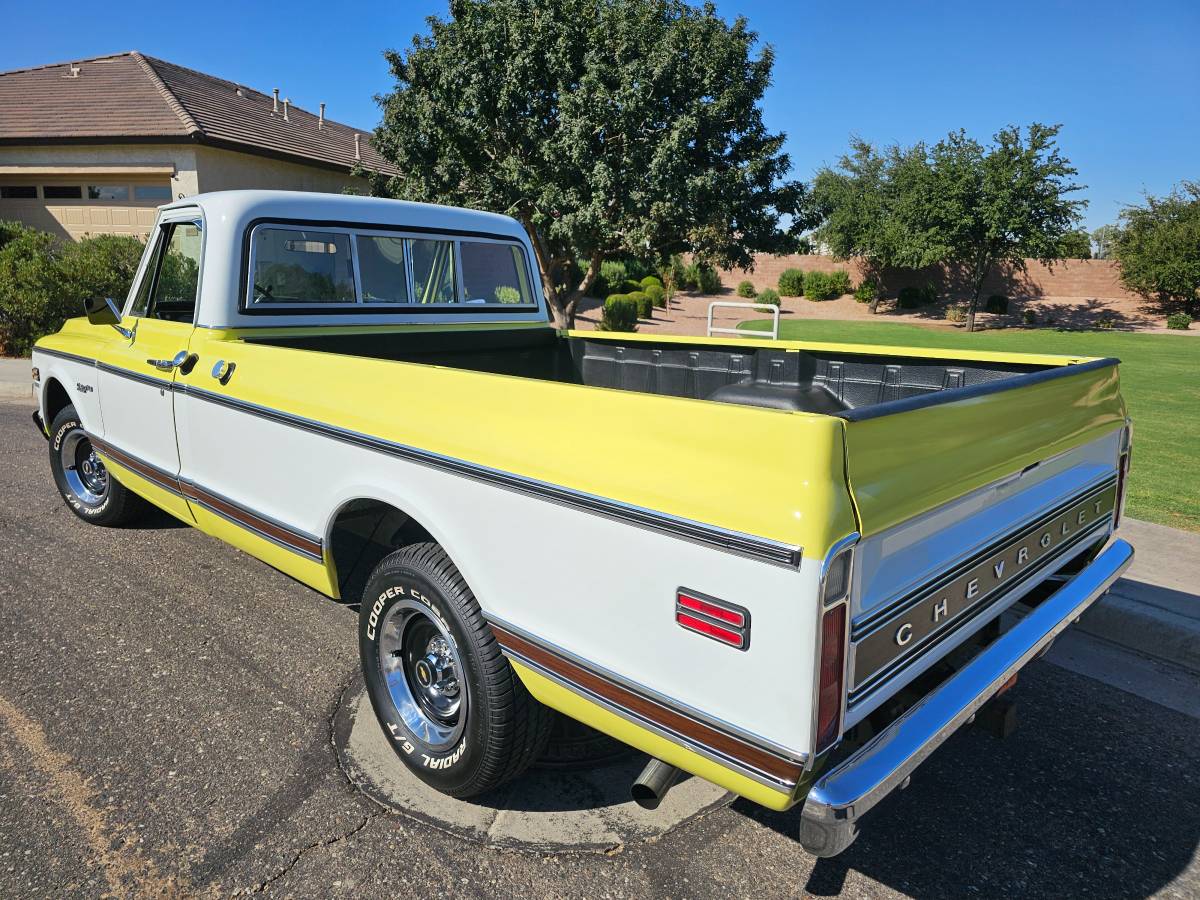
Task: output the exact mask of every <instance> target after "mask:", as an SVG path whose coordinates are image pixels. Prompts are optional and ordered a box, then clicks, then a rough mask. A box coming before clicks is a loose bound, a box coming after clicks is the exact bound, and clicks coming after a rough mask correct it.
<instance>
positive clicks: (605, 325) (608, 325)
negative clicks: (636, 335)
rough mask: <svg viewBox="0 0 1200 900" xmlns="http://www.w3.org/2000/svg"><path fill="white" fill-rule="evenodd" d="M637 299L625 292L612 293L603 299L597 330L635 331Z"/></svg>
mask: <svg viewBox="0 0 1200 900" xmlns="http://www.w3.org/2000/svg"><path fill="white" fill-rule="evenodd" d="M637 320H638V308H637V301H636V300H634V299H633V298H631V297H628V296H626V295H625V294H613V295H612V296H611V297H609V298H608V299H607V300H605V301H604V309H603V310H602V311H601V313H600V323H599V324H598V325H597V326H596V329H597V330H598V331H637Z"/></svg>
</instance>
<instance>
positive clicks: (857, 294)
mask: <svg viewBox="0 0 1200 900" xmlns="http://www.w3.org/2000/svg"><path fill="white" fill-rule="evenodd" d="M876 294H877V291H876V289H875V282H873V281H864V282H863V283H862V284H860V285H859V286H858V287H856V288H855V289H854V299H855V300H857V301H858V302H859V303H870V302H871V301H872V300H874V299H875V297H876Z"/></svg>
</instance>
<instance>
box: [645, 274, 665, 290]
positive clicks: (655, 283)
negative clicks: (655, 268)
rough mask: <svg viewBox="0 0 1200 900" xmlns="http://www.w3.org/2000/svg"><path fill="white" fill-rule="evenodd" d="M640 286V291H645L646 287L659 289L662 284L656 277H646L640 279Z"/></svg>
mask: <svg viewBox="0 0 1200 900" xmlns="http://www.w3.org/2000/svg"><path fill="white" fill-rule="evenodd" d="M641 286H642V290H645V289H646V288H648V287H656V288H661V287H662V286H663V283H662V280H661V279H660V278H659V277H658V276H657V275H647V276H646V277H645V278H643V279H642V281H641Z"/></svg>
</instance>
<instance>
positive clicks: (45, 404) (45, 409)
mask: <svg viewBox="0 0 1200 900" xmlns="http://www.w3.org/2000/svg"><path fill="white" fill-rule="evenodd" d="M73 405H74V401H73V400H72V399H71V395H70V394H69V393H68V392H67V389H66V387H64V386H63V383H62V382H61V381H59V380H58V378H57V377H56V376H53V375H51V376H50V377H49V378H48V379H46V384H45V385H44V386H43V387H42V419H43V420H44V421H45V423H46V427H47V428H49V427H50V423H51V422H53V421H54V417H55V416H57V415H58V414H59V413H60V412H62V411H63V410H64V409H66V408H67V407H68V406H73Z"/></svg>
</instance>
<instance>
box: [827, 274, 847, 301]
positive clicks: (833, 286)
mask: <svg viewBox="0 0 1200 900" xmlns="http://www.w3.org/2000/svg"><path fill="white" fill-rule="evenodd" d="M829 289H830V290H831V291H834V292H835V293H834V295H833V296H834V297H841V296H842V295H843V294H848V293H850V273H849V272H847V271H846V270H845V269H835V270H834V271H832V272H830V273H829ZM830 299H832V298H830Z"/></svg>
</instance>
